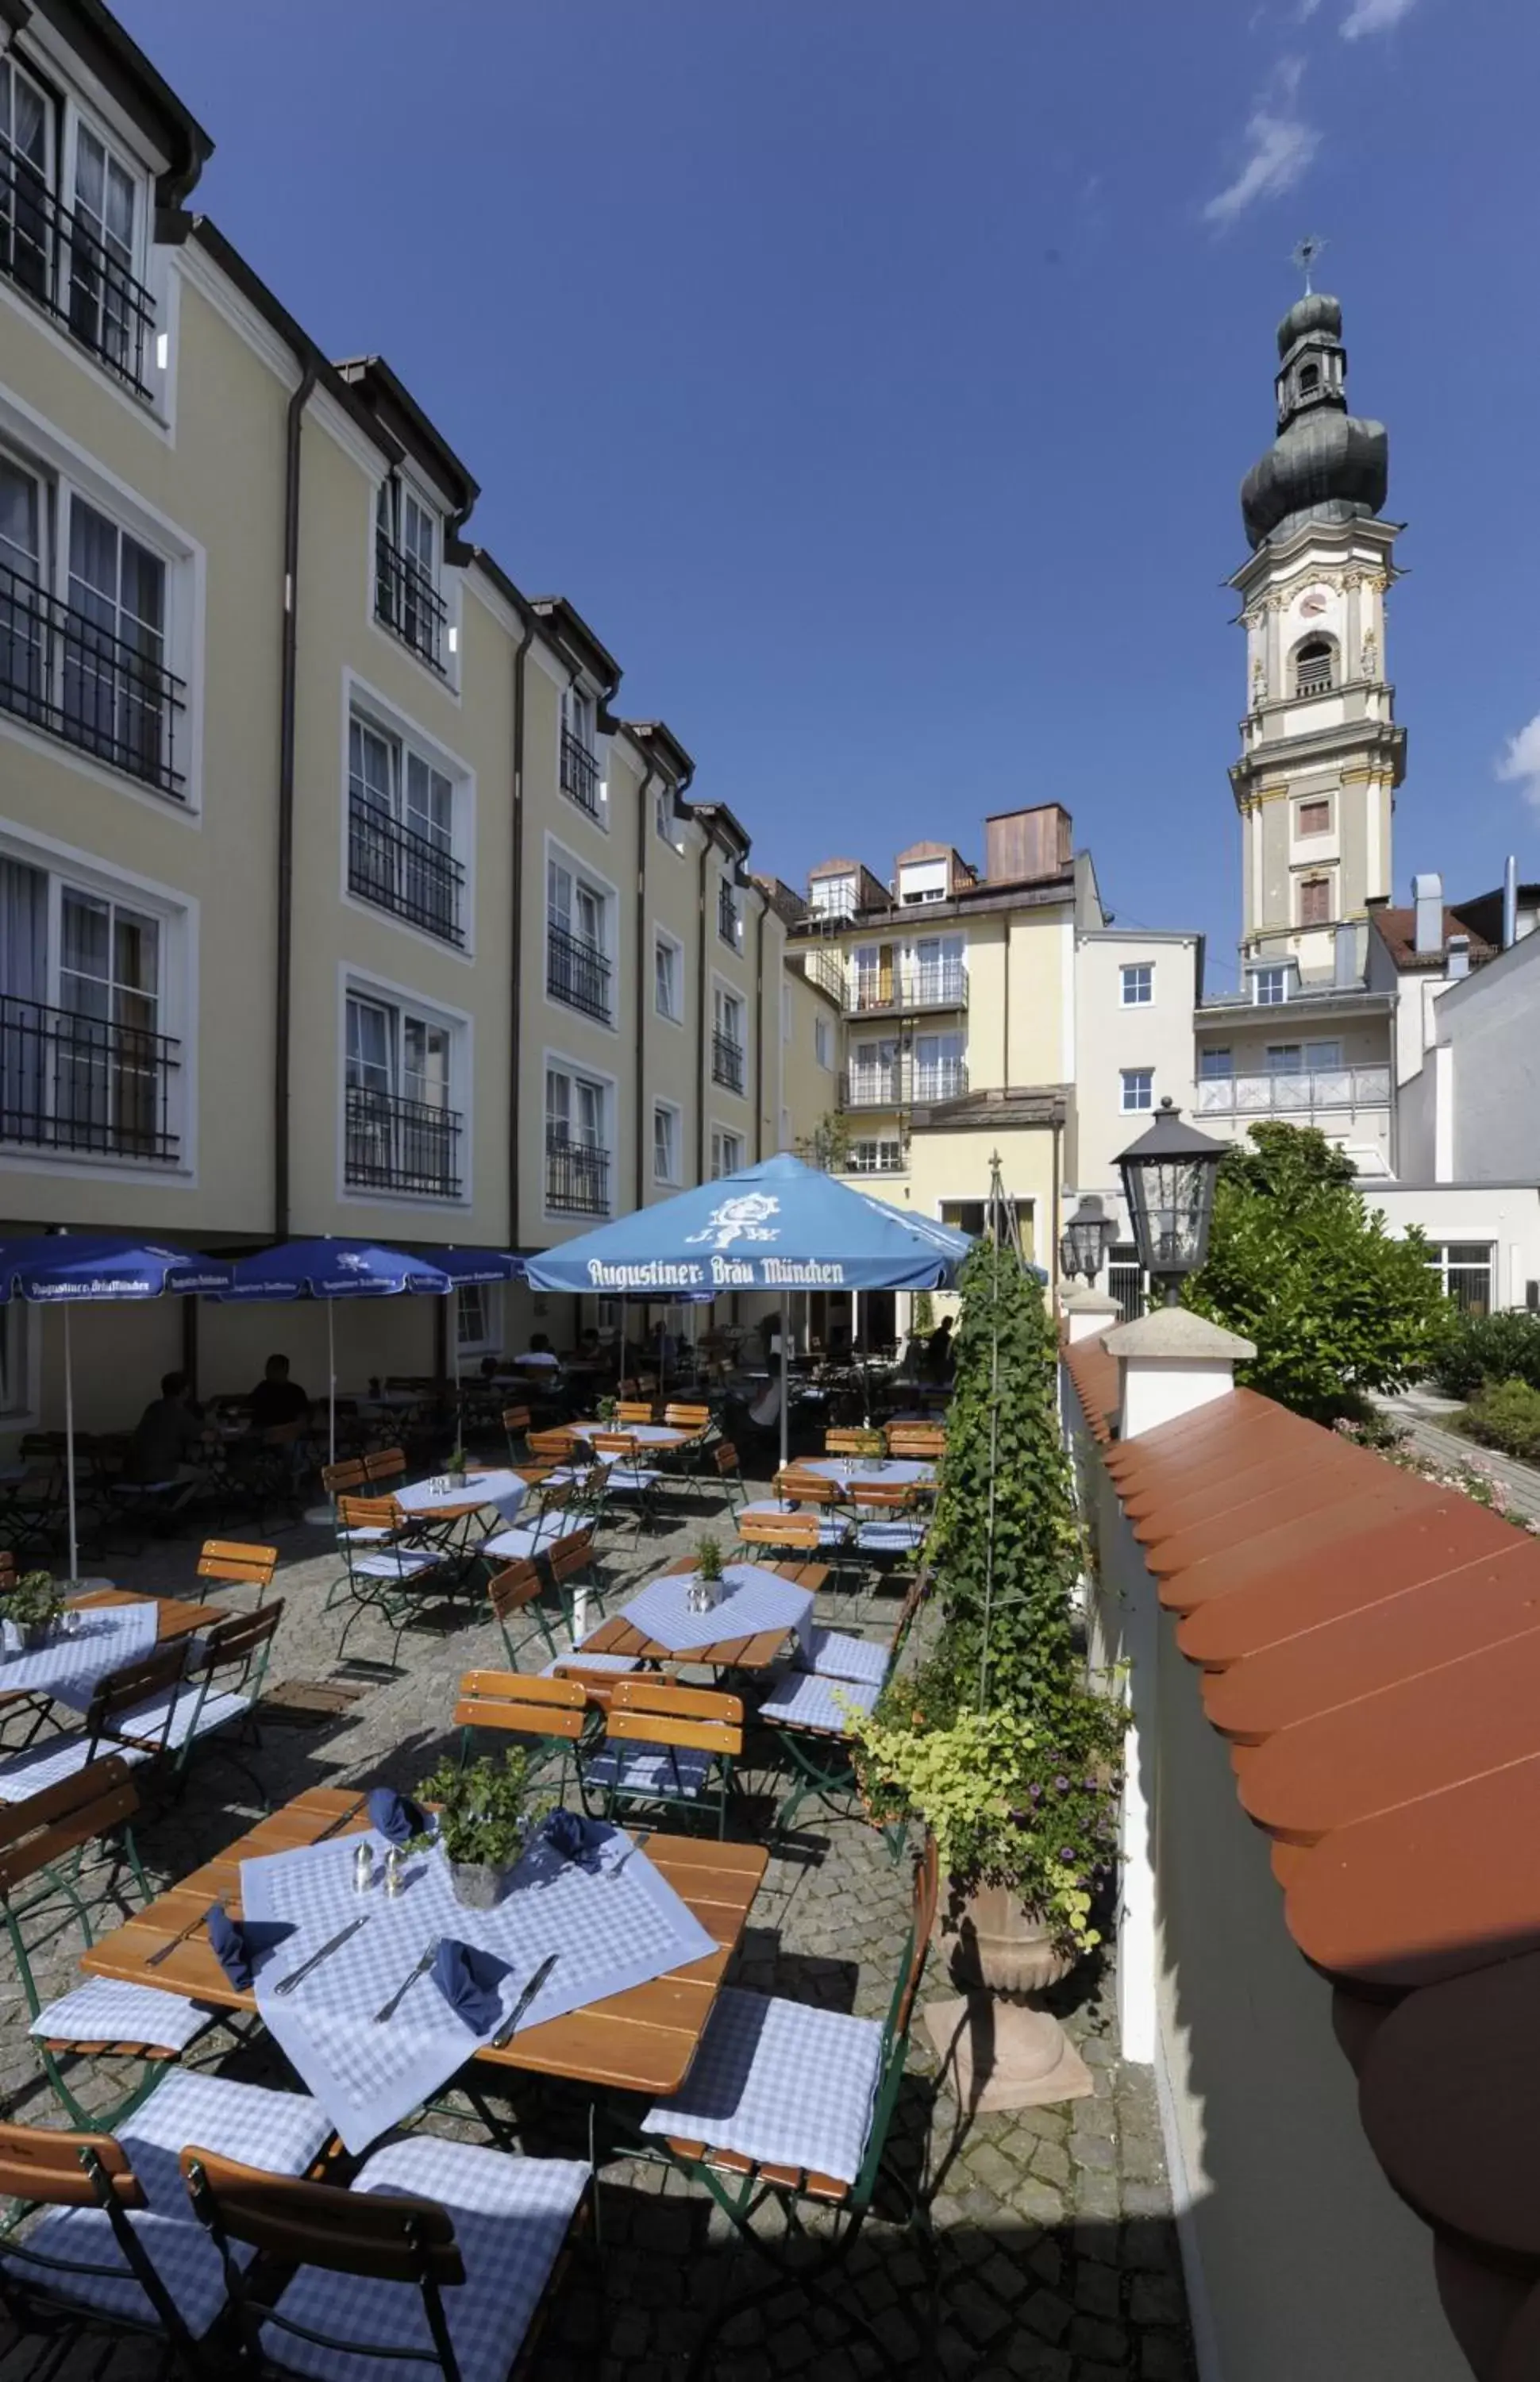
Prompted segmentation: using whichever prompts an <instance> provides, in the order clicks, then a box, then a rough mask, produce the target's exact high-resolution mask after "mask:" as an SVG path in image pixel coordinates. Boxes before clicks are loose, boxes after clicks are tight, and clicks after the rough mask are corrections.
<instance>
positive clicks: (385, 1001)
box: [336, 961, 476, 1215]
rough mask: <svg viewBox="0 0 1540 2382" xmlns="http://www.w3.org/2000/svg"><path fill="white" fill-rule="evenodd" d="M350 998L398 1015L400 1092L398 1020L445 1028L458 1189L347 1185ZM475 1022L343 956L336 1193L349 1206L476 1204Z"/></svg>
mask: <svg viewBox="0 0 1540 2382" xmlns="http://www.w3.org/2000/svg"><path fill="white" fill-rule="evenodd" d="M349 1000H358V1001H370V1002H373V1004H374V1005H375V1006H376V1007H379V1008H385V1009H392V1010H394V1011H395V1012H396V1017H397V1058H396V1062H395V1072H394V1080H393V1084H392V1090H393V1093H394V1094H395V1095H396V1096H397V1097H399V1096H400V1087H401V1077H402V1068H401V1062H400V1057H399V1051H400V1042H399V1036H400V1031H401V1021H402V1019H403V1018H404V1017H406V1016H410V1017H411V1018H413V1019H414V1020H417V1021H418V1022H420V1023H422V1025H427V1026H429V1027H431V1028H438V1029H442V1030H446V1032H447V1034H448V1037H449V1053H448V1055H449V1085H448V1089H449V1097H448V1099H447V1100H446V1102H445V1107H446V1110H448V1111H454V1112H456V1113H457V1114H458V1117H459V1121H460V1139H459V1173H460V1187H459V1190H458V1192H454V1193H443V1192H437V1191H408V1190H388V1189H380V1188H376V1187H374V1186H373V1185H369V1184H359V1185H354V1184H350V1183H349V1182H348V1098H347V1086H348V1001H349ZM474 1032H475V1028H474V1021H473V1020H472V1018H471V1015H470V1013H469V1012H467V1011H466V1010H463V1009H451V1008H449V1007H448V1006H447V1005H446V1003H445V1002H443V1001H433V1000H430V999H429V998H428V996H427V995H426V994H424V993H422V992H420V991H419V990H418V988H417V987H416V986H415V985H406V984H396V983H393V982H392V981H391V980H390V979H389V978H388V977H385V976H373V975H371V974H367V973H366V972H365V971H364V970H362V969H361V968H357V967H353V966H350V965H349V964H348V962H347V961H342V962H340V963H339V964H338V967H337V1043H336V1050H337V1077H336V1082H337V1092H336V1196H337V1197H338V1199H339V1200H340V1201H342V1202H343V1204H344V1205H345V1206H347V1207H349V1208H381V1207H384V1208H421V1209H426V1210H427V1211H428V1212H429V1213H430V1214H435V1215H443V1214H445V1213H446V1212H451V1213H453V1212H458V1211H461V1210H463V1209H467V1208H470V1207H472V1206H473V1205H474V1203H475V1178H474V1155H475V1144H476V1119H475V1087H476V1067H475V1045H474Z"/></svg>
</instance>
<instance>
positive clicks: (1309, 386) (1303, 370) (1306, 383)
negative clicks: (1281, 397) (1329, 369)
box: [1300, 364, 1321, 397]
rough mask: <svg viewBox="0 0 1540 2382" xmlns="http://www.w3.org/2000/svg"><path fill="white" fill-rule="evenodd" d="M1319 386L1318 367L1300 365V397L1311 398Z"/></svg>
mask: <svg viewBox="0 0 1540 2382" xmlns="http://www.w3.org/2000/svg"><path fill="white" fill-rule="evenodd" d="M1320 386H1321V367H1320V365H1319V364H1302V365H1301V366H1300V395H1301V396H1302V397H1313V396H1314V393H1315V391H1316V390H1317V389H1318V388H1319V387H1320Z"/></svg>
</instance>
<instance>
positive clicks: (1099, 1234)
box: [1058, 1191, 1118, 1284]
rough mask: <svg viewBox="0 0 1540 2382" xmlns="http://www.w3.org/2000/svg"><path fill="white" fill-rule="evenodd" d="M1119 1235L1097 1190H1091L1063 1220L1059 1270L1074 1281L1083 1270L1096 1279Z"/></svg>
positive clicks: (1088, 1280)
mask: <svg viewBox="0 0 1540 2382" xmlns="http://www.w3.org/2000/svg"><path fill="white" fill-rule="evenodd" d="M1117 1238H1118V1227H1117V1225H1116V1223H1115V1222H1113V1220H1112V1218H1111V1217H1110V1216H1109V1215H1108V1214H1107V1213H1106V1210H1105V1209H1104V1208H1103V1206H1102V1203H1101V1200H1100V1198H1099V1197H1097V1195H1096V1193H1095V1192H1094V1191H1088V1192H1087V1193H1086V1195H1085V1197H1084V1198H1083V1199H1082V1201H1081V1203H1080V1206H1079V1207H1078V1208H1077V1209H1075V1212H1074V1214H1073V1215H1072V1216H1067V1217H1066V1218H1065V1220H1064V1230H1063V1232H1062V1233H1061V1234H1060V1235H1059V1242H1058V1270H1059V1271H1060V1273H1062V1274H1065V1275H1067V1276H1068V1278H1069V1281H1070V1282H1073V1281H1074V1279H1075V1276H1076V1275H1077V1274H1083V1275H1084V1276H1085V1279H1086V1282H1087V1283H1088V1284H1092V1283H1094V1282H1095V1279H1096V1276H1097V1275H1098V1274H1099V1273H1100V1271H1101V1270H1102V1259H1103V1258H1104V1257H1105V1256H1106V1252H1107V1250H1108V1249H1109V1248H1110V1247H1111V1246H1112V1244H1113V1242H1114V1241H1115V1240H1116V1239H1117Z"/></svg>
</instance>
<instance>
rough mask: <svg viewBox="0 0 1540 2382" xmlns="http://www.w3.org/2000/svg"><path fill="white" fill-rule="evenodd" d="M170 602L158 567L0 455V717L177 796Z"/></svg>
mask: <svg viewBox="0 0 1540 2382" xmlns="http://www.w3.org/2000/svg"><path fill="white" fill-rule="evenodd" d="M166 599H167V572H166V566H165V561H164V559H162V557H161V556H159V555H158V554H153V553H152V552H151V550H150V548H149V547H148V546H141V544H140V543H139V541H138V540H137V539H136V538H134V537H131V536H130V535H129V534H128V531H127V530H125V529H122V528H120V527H119V525H118V524H117V522H115V521H112V520H111V519H109V518H108V516H107V515H106V514H105V513H103V512H99V511H98V510H96V509H95V507H94V506H92V505H89V504H88V503H87V502H86V500H85V498H84V497H81V496H79V495H78V494H77V493H76V492H75V491H74V490H73V489H71V488H69V487H67V486H66V485H60V484H55V483H54V482H52V481H51V480H49V479H48V478H46V477H45V476H44V474H43V473H42V472H41V471H39V470H38V469H37V468H36V467H34V466H33V465H31V464H30V463H27V462H24V461H22V460H20V459H18V457H15V456H10V455H6V454H3V453H0V709H3V710H6V711H8V712H10V713H12V714H13V715H14V716H15V717H16V718H20V719H24V720H26V721H27V722H28V723H29V724H30V725H31V726H32V727H35V728H41V729H42V730H43V731H44V732H45V733H46V734H48V735H51V736H56V737H58V738H59V739H60V741H61V742H62V743H66V744H72V745H74V746H75V747H76V748H77V750H79V751H80V752H83V753H89V754H90V755H92V758H93V759H94V760H97V761H103V762H105V763H106V764H107V766H108V767H110V768H114V769H121V770H122V771H123V772H124V773H125V774H126V775H127V776H128V777H131V778H137V779H138V780H141V782H142V783H143V784H145V785H150V786H154V787H155V788H157V789H158V790H159V792H162V793H166V794H176V795H178V796H179V795H180V794H181V793H182V792H183V790H184V780H183V776H182V773H181V771H180V769H179V768H178V767H177V754H176V752H175V749H174V737H175V731H176V728H177V721H178V719H179V718H180V716H181V714H182V712H183V711H184V709H185V696H186V688H185V686H184V685H183V682H182V681H181V680H180V679H179V678H177V677H174V676H173V674H172V672H171V671H170V670H169V669H167V668H166V666H165V657H166V637H167V602H166Z"/></svg>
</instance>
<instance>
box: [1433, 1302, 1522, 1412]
mask: <svg viewBox="0 0 1540 2382" xmlns="http://www.w3.org/2000/svg"><path fill="white" fill-rule="evenodd" d="M1433 1379H1434V1381H1435V1383H1436V1386H1437V1388H1439V1389H1440V1390H1442V1392H1443V1394H1444V1395H1445V1396H1446V1397H1447V1398H1473V1397H1474V1396H1475V1395H1476V1394H1477V1393H1478V1392H1479V1390H1480V1389H1481V1387H1482V1384H1483V1382H1485V1381H1526V1382H1527V1383H1528V1384H1529V1386H1530V1388H1531V1389H1532V1390H1540V1315H1526V1314H1523V1313H1522V1312H1521V1311H1520V1310H1518V1309H1516V1308H1509V1310H1508V1311H1507V1312H1506V1313H1504V1314H1500V1315H1461V1316H1460V1317H1458V1318H1457V1319H1456V1320H1455V1322H1454V1323H1453V1324H1452V1325H1451V1326H1450V1329H1449V1332H1448V1338H1447V1339H1446V1341H1445V1344H1444V1346H1443V1347H1442V1348H1441V1349H1440V1351H1439V1353H1438V1356H1437V1357H1436V1361H1435V1363H1434V1367H1433Z"/></svg>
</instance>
